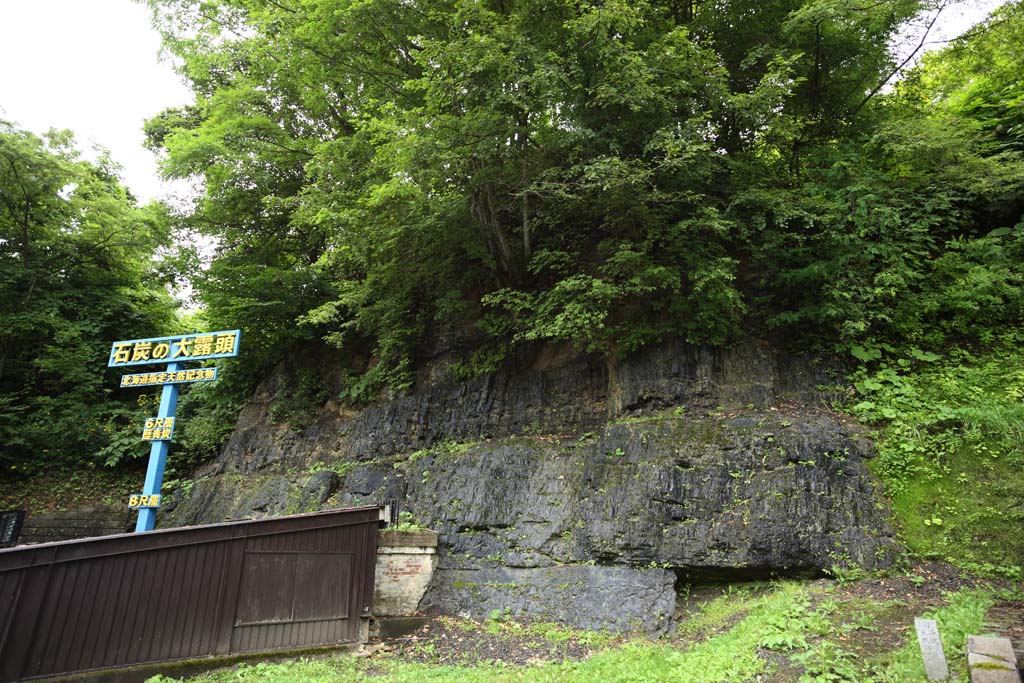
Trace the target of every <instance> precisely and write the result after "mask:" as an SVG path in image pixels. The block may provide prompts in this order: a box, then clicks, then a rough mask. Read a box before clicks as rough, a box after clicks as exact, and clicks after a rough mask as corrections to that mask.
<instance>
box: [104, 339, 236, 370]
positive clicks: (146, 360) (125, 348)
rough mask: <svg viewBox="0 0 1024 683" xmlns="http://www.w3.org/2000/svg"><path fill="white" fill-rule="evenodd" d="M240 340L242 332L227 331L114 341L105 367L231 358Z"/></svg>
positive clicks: (234, 354)
mask: <svg viewBox="0 0 1024 683" xmlns="http://www.w3.org/2000/svg"><path fill="white" fill-rule="evenodd" d="M241 338H242V331H241V330H226V331H223V332H201V333H199V334H183V335H178V336H176V337H153V338H152V339H128V340H125V341H116V342H114V343H113V344H112V345H111V346H110V358H109V360H108V361H107V367H110V368H119V367H123V366H126V365H148V364H149V365H151V364H153V363H182V362H185V361H190V360H210V359H212V358H230V357H231V356H237V355H238V342H239V341H240V340H241Z"/></svg>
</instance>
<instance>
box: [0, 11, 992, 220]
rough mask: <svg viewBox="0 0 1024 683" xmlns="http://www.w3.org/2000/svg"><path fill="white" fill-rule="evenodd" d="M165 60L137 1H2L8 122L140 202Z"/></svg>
mask: <svg viewBox="0 0 1024 683" xmlns="http://www.w3.org/2000/svg"><path fill="white" fill-rule="evenodd" d="M1003 1H1004V0H974V1H972V2H966V3H963V4H961V5H960V6H959V7H957V8H954V9H951V10H947V12H946V13H944V17H943V21H942V22H941V23H940V26H939V37H943V38H951V37H954V36H955V35H957V34H958V33H960V32H962V31H964V30H966V29H967V28H969V27H970V26H971V25H972V24H974V23H976V22H977V21H979V20H980V19H982V18H984V17H985V16H986V15H987V14H988V12H989V11H991V10H992V9H993V8H995V7H997V6H999V5H1000V4H1002V2H1003ZM159 50H160V38H159V36H158V35H157V34H156V32H155V31H153V29H152V28H150V26H149V11H148V9H147V8H146V7H145V6H144V5H142V4H139V3H136V2H132V1H131V0H0V65H2V66H0V118H5V119H8V120H12V121H14V122H15V123H17V124H19V125H20V126H21V127H23V128H27V129H29V130H31V131H34V132H36V133H41V132H43V131H45V130H47V129H48V128H51V127H54V128H70V129H71V130H73V131H74V132H75V134H76V136H77V137H78V139H79V143H80V146H82V147H83V148H88V147H89V146H91V143H97V144H100V145H103V146H104V147H106V148H108V149H109V150H110V152H111V154H112V156H113V158H114V160H115V161H117V162H118V163H120V164H121V165H122V166H124V177H125V180H126V182H127V184H128V186H129V187H130V188H131V189H132V191H133V192H134V193H135V194H136V195H137V196H138V197H139V198H140V199H142V200H147V199H151V198H158V197H161V196H163V195H164V194H165V193H167V192H168V191H171V190H172V188H171V187H170V186H167V185H164V184H162V183H161V182H160V181H159V179H158V178H157V174H156V162H155V159H154V157H153V155H152V154H151V153H150V152H149V151H147V150H145V149H144V148H143V147H142V140H143V135H142V124H143V121H144V120H145V119H147V118H149V117H151V116H154V115H155V114H157V113H159V112H160V111H161V110H162V109H165V108H166V107H172V106H176V105H181V104H185V103H186V102H188V101H189V100H190V96H189V92H188V90H187V89H186V88H185V87H184V86H183V85H182V83H181V81H180V80H179V79H178V77H177V75H175V73H174V71H173V69H172V68H171V66H170V64H168V63H161V62H159V61H158V59H157V56H158V53H159ZM180 187H181V186H180V185H179V186H177V188H178V190H179V191H180Z"/></svg>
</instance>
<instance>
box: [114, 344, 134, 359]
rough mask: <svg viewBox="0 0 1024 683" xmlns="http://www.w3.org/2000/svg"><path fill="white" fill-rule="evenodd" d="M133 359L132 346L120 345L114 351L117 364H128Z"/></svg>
mask: <svg viewBox="0 0 1024 683" xmlns="http://www.w3.org/2000/svg"><path fill="white" fill-rule="evenodd" d="M131 357H132V345H131V344H118V345H117V346H116V348H115V351H114V362H115V363H127V362H128V361H129V360H131Z"/></svg>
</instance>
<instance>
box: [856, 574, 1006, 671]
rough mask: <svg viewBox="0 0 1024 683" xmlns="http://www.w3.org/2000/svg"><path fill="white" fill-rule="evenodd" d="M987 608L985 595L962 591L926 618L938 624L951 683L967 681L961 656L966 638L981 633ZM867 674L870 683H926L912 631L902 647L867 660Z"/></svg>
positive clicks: (988, 597) (987, 600)
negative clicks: (868, 673) (868, 674)
mask: <svg viewBox="0 0 1024 683" xmlns="http://www.w3.org/2000/svg"><path fill="white" fill-rule="evenodd" d="M991 606H992V597H991V595H990V594H989V593H987V592H985V591H980V590H964V591H960V592H958V593H955V594H954V595H952V596H950V599H949V604H948V605H946V606H945V607H943V608H941V609H938V610H935V611H934V612H932V613H931V614H929V615H927V616H929V617H931V618H933V619H935V620H936V621H937V622H938V624H939V635H940V636H941V637H942V648H943V650H944V651H945V653H946V660H947V662H948V663H949V668H950V673H951V674H952V679H951V683H957V682H958V681H966V680H967V678H968V673H967V671H966V658H965V657H964V656H963V652H964V648H965V647H966V646H967V636H968V635H974V634H979V633H981V632H982V630H983V626H984V621H985V613H986V612H987V611H988V609H989V608H990V607H991ZM867 671H868V672H870V675H871V678H870V679H868V680H870V681H871V682H872V683H927V680H928V678H927V676H925V673H924V665H923V664H922V662H921V650H920V648H919V646H918V644H917V638H916V637H915V636H914V635H913V632H912V631H911V633H910V634H909V636H908V638H907V642H906V644H904V645H903V647H901V648H899V649H897V650H895V651H893V652H891V653H888V654H885V655H882V656H880V657H877V658H874V659H873V660H871V661H869V662H868V666H867Z"/></svg>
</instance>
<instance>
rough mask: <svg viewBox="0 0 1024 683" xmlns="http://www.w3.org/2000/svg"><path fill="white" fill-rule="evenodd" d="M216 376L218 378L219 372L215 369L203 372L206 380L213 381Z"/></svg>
mask: <svg viewBox="0 0 1024 683" xmlns="http://www.w3.org/2000/svg"><path fill="white" fill-rule="evenodd" d="M216 376H217V371H216V370H214V369H213V368H207V369H205V370H203V377H204V378H206V379H213V378H214V377H216Z"/></svg>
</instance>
